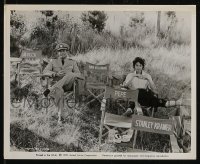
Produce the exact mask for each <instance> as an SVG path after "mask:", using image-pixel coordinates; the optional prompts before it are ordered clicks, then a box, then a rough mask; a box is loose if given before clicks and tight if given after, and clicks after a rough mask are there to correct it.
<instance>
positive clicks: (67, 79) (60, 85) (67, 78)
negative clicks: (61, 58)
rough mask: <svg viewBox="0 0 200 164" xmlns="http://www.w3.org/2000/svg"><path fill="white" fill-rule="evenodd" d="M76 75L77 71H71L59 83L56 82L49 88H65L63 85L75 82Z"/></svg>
mask: <svg viewBox="0 0 200 164" xmlns="http://www.w3.org/2000/svg"><path fill="white" fill-rule="evenodd" d="M75 77H76V74H75V73H72V72H69V73H67V74H66V75H65V76H64V77H63V78H62V79H60V80H59V81H58V82H57V83H55V84H54V85H53V86H52V87H51V88H49V90H50V91H52V90H53V89H54V88H59V89H63V86H67V85H69V84H73V82H74V79H75Z"/></svg>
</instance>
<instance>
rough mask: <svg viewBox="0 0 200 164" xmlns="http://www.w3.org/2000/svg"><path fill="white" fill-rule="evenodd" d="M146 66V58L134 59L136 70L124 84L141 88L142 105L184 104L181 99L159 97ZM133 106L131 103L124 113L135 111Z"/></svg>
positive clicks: (127, 86) (128, 86) (131, 87)
mask: <svg viewBox="0 0 200 164" xmlns="http://www.w3.org/2000/svg"><path fill="white" fill-rule="evenodd" d="M144 67H145V60H144V59H142V58H140V57H136V58H135V59H134V60H133V68H134V72H133V73H129V74H128V75H127V77H126V79H125V81H124V83H123V85H122V86H123V87H125V88H128V89H131V90H136V89H138V90H139V94H138V102H139V104H140V105H141V106H145V107H155V108H157V107H171V106H181V105H184V104H182V100H181V99H179V100H177V101H174V100H171V101H166V100H164V99H160V98H158V97H157V91H156V87H155V84H154V82H153V80H152V78H151V75H149V74H148V73H146V72H145V71H144ZM131 108H132V109H133V108H134V107H133V106H132V105H131V106H130V108H128V110H127V111H126V112H125V113H124V114H123V115H125V116H127V115H130V114H132V113H133V111H132V109H131Z"/></svg>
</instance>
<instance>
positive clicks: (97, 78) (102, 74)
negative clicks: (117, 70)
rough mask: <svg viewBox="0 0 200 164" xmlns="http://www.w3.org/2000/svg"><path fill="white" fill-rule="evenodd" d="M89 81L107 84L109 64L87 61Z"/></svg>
mask: <svg viewBox="0 0 200 164" xmlns="http://www.w3.org/2000/svg"><path fill="white" fill-rule="evenodd" d="M86 70H87V75H88V76H87V82H88V83H90V84H96V85H97V84H98V85H100V84H102V85H103V84H104V85H105V84H106V83H107V82H108V74H109V64H105V65H95V64H91V63H88V62H87V63H86Z"/></svg>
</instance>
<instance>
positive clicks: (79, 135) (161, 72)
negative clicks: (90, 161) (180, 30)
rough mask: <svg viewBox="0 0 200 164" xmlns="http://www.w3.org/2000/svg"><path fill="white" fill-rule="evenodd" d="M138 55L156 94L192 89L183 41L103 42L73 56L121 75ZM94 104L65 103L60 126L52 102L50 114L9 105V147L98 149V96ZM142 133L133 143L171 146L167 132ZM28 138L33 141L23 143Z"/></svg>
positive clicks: (106, 147)
mask: <svg viewBox="0 0 200 164" xmlns="http://www.w3.org/2000/svg"><path fill="white" fill-rule="evenodd" d="M136 56H141V57H143V58H145V60H146V68H145V69H146V71H147V72H149V73H150V74H151V75H152V78H153V81H154V82H155V85H156V86H157V90H158V93H159V96H160V97H162V98H168V99H178V98H179V97H180V96H181V95H182V93H186V94H187V93H190V92H191V78H190V76H191V65H190V47H189V46H186V45H185V46H174V47H173V48H171V49H167V48H165V47H157V48H156V47H155V48H143V49H141V48H130V49H128V50H113V49H110V48H101V49H99V50H92V51H90V52H88V53H86V54H80V55H78V56H75V57H74V59H75V60H77V61H83V62H86V61H87V62H91V63H94V64H107V63H109V64H110V68H111V72H113V73H114V74H116V75H119V76H121V75H123V74H124V73H127V72H129V71H131V70H132V60H133V59H134V58H135V57H136ZM94 104H95V106H93V107H91V108H86V109H85V110H83V111H82V110H76V109H68V108H66V109H65V112H64V114H65V123H64V124H63V125H62V126H60V125H58V124H57V112H56V110H55V109H54V106H52V107H51V108H50V109H49V110H48V114H46V113H45V111H43V110H36V109H34V108H27V107H26V108H23V107H21V108H19V109H13V108H11V120H10V121H11V122H10V123H11V140H12V142H11V146H12V148H11V149H12V150H13V151H15V150H16V149H17V150H20V151H23V150H24V151H27V148H29V147H35V148H37V147H38V148H41V147H43V148H48V150H49V151H80V152H81V151H84V152H96V151H99V150H98V135H99V124H100V115H101V113H100V110H99V109H100V104H98V103H97V102H95V103H94ZM171 110H173V108H172V109H168V110H166V109H165V108H160V109H159V111H158V112H157V114H156V117H161V118H167V114H168V113H169V112H170V111H171ZM145 135H147V136H148V137H146V138H147V140H146V141H141V140H140V138H138V140H137V144H136V147H137V148H140V149H144V150H150V151H159V152H169V142H168V141H169V137H168V136H165V135H157V134H145ZM23 136H24V137H23ZM29 138H30V139H31V140H30V143H31V144H32V145H30V144H27V145H26V144H25V143H24V142H27V140H29ZM24 139H26V141H25V140H24ZM144 145H146V147H145V146H144ZM32 151H35V150H32ZM102 151H104V152H115V151H122V152H126V147H124V148H121V147H118V146H117V145H113V144H103V145H102Z"/></svg>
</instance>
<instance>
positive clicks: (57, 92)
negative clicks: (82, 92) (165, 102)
mask: <svg viewBox="0 0 200 164" xmlns="http://www.w3.org/2000/svg"><path fill="white" fill-rule="evenodd" d="M51 97H53V98H54V103H55V106H56V108H57V109H58V122H60V121H61V117H62V116H63V110H64V90H63V89H60V88H57V87H56V88H54V90H53V91H52V92H51Z"/></svg>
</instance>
